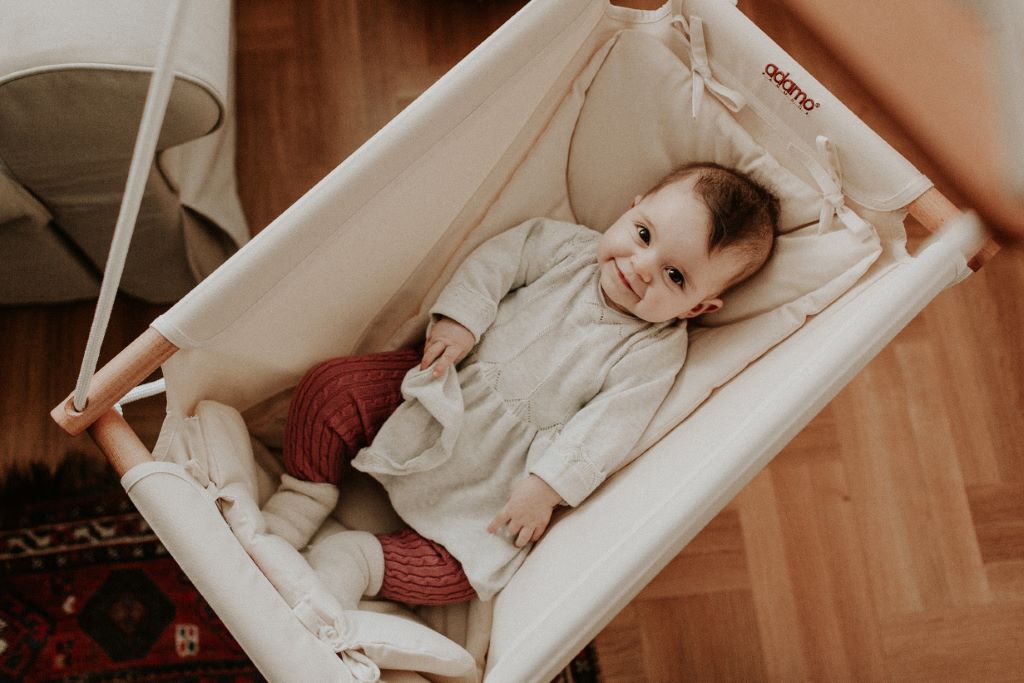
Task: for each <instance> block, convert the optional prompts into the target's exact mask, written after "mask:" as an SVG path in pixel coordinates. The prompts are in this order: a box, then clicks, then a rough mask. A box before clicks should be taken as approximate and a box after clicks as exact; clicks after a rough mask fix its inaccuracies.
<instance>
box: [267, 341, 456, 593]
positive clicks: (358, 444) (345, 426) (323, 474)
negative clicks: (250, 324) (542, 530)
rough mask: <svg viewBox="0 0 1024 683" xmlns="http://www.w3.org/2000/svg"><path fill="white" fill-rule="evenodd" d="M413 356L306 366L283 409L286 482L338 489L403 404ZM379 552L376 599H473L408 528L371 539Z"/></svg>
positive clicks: (440, 555) (436, 552) (450, 560)
mask: <svg viewBox="0 0 1024 683" xmlns="http://www.w3.org/2000/svg"><path fill="white" fill-rule="evenodd" d="M420 358H421V355H420V354H419V353H417V352H416V351H413V350H402V351H393V352H390V353H381V354H375V355H370V356H353V357H347V358H334V359H332V360H329V361H326V362H324V363H321V364H320V365H317V366H315V367H313V369H312V370H310V371H309V372H308V373H307V374H306V376H305V377H304V378H303V379H302V382H301V383H299V386H298V387H297V388H296V390H295V395H294V396H293V397H292V402H291V405H290V407H289V409H288V422H287V425H286V427H285V439H284V466H285V469H286V470H287V471H288V473H289V474H290V475H292V476H293V477H297V478H299V479H305V480H307V481H315V482H330V483H332V484H338V483H339V480H340V478H341V472H342V468H343V466H344V464H345V463H346V462H347V461H349V460H351V459H352V458H353V457H355V455H356V453H358V452H359V449H360V448H362V447H364V446H367V445H369V443H370V442H371V441H373V437H374V436H375V435H376V434H377V430H379V429H380V427H381V425H382V424H384V421H385V420H386V419H387V418H388V416H389V415H391V413H392V412H394V410H395V409H396V408H397V407H398V406H399V404H400V403H401V402H402V393H401V384H402V378H403V377H405V373H406V372H407V371H408V370H409V368H411V367H412V366H413V365H415V364H417V363H418V362H420ZM377 538H378V539H379V540H380V543H381V546H383V548H384V583H383V585H382V586H381V590H380V594H381V595H382V596H383V597H385V598H388V599H389V600H397V601H399V602H404V603H406V604H410V605H447V604H451V603H456V602H465V601H466V600H470V599H472V598H475V597H476V592H475V591H474V590H473V587H472V586H470V584H469V581H468V580H467V579H466V575H465V573H464V572H463V571H462V565H461V564H459V561H458V560H456V559H455V558H454V557H452V556H451V555H450V554H449V553H448V551H447V550H445V549H444V547H443V546H441V545H439V544H437V543H435V542H433V541H431V540H429V539H426V538H423V537H422V536H420V535H419V534H417V533H416V532H415V531H413V530H412V529H410V528H408V527H407V528H405V529H402V530H401V531H399V532H397V533H393V534H380V535H378V536H377Z"/></svg>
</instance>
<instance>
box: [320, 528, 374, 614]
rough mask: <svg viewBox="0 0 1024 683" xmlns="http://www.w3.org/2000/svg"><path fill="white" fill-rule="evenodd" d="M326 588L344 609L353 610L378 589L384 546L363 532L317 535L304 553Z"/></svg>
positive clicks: (369, 534) (371, 535) (372, 536)
mask: <svg viewBox="0 0 1024 683" xmlns="http://www.w3.org/2000/svg"><path fill="white" fill-rule="evenodd" d="M303 554H304V555H305V557H306V560H307V561H308V562H309V565H310V566H311V567H312V568H313V570H314V571H315V572H316V573H317V575H318V576H319V577H320V580H321V581H322V582H323V584H324V586H325V587H326V588H327V590H328V591H330V593H331V594H332V595H333V596H334V597H335V598H336V599H337V600H338V602H339V603H341V606H342V607H344V608H345V609H356V608H357V607H358V606H359V600H360V598H362V597H363V596H364V595H366V596H374V595H376V594H377V593H378V592H380V587H381V583H382V582H383V581H384V549H383V548H382V547H381V545H380V541H378V540H377V537H376V536H374V535H373V534H371V533H368V532H366V531H339V532H337V533H334V534H330V535H329V536H322V537H320V538H318V539H317V540H316V541H315V542H314V543H313V545H311V546H309V548H308V549H307V550H306V551H305V552H304V553H303Z"/></svg>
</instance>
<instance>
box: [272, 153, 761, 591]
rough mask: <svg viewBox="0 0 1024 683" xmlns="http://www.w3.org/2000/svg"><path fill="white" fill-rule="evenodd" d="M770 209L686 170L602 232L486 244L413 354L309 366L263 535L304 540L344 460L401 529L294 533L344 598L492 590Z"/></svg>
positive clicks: (716, 302)
mask: <svg viewBox="0 0 1024 683" xmlns="http://www.w3.org/2000/svg"><path fill="white" fill-rule="evenodd" d="M778 215H779V205H778V200H777V199H776V197H775V196H774V195H773V194H772V193H771V192H770V191H768V190H767V189H765V188H764V187H762V186H761V185H759V184H758V183H757V182H755V181H754V180H752V179H751V178H749V177H747V176H746V175H743V174H741V173H739V172H737V171H734V170H731V169H728V168H725V167H722V166H719V165H717V164H711V163H699V164H691V165H687V166H684V167H682V168H680V169H678V170H676V171H675V172H673V173H672V174H670V175H669V176H667V177H665V178H664V179H663V180H662V181H661V182H659V183H658V184H657V185H655V186H654V187H653V188H651V189H650V190H649V191H648V192H647V193H646V194H645V195H642V196H638V197H636V199H635V200H634V201H633V203H632V205H631V207H630V208H629V210H628V211H626V213H624V214H623V215H622V216H621V217H620V218H619V219H618V220H616V221H615V223H614V224H613V225H612V226H611V227H610V228H608V230H607V231H606V232H605V233H604V234H601V233H599V232H596V231H594V230H591V229H589V228H586V227H582V226H579V225H571V224H568V223H562V222H558V221H554V220H550V219H545V218H538V219H533V220H529V221H527V222H525V223H523V224H522V225H520V226H518V227H516V228H513V229H510V230H508V231H506V232H504V233H502V234H500V235H498V236H497V237H494V238H492V239H491V240H489V241H487V242H485V243H484V244H483V245H481V246H480V247H479V248H478V249H477V250H476V251H474V252H473V253H472V254H471V255H470V256H469V257H468V258H467V259H466V261H465V262H464V263H463V264H462V265H461V266H460V268H459V269H458V270H457V271H456V273H455V275H454V276H453V277H452V279H451V281H450V282H449V283H448V284H447V286H446V287H445V288H444V290H443V291H442V292H441V294H440V296H439V297H438V300H437V302H436V303H435V304H434V306H433V308H431V310H430V315H431V323H430V325H429V327H428V330H427V338H426V344H425V347H424V351H423V354H422V356H420V354H418V353H415V352H412V351H398V352H392V353H385V354H377V355H373V356H363V357H355V358H342V359H335V360H332V361H328V362H326V363H323V364H321V365H318V366H316V367H315V368H313V369H312V370H311V371H310V372H309V374H307V375H306V377H305V378H304V379H303V381H302V383H301V384H300V385H299V387H298V389H297V390H296V393H295V396H294V398H293V400H292V404H291V407H290V409H289V415H288V424H287V433H286V438H285V441H286V443H285V453H284V459H285V467H286V469H287V471H288V474H285V475H283V476H282V483H281V486H280V488H279V489H278V491H277V492H276V493H275V494H274V495H273V496H272V497H271V499H270V500H269V501H268V502H267V504H266V505H265V506H264V508H263V512H264V518H265V520H266V524H267V529H268V531H269V532H271V533H275V534H278V535H280V536H282V537H284V538H285V539H287V540H288V541H289V542H290V543H291V544H292V545H294V546H295V547H297V548H301V547H303V546H305V545H306V543H307V542H308V541H309V539H310V538H311V536H312V535H313V533H314V532H315V531H316V530H317V529H318V528H319V527H320V525H321V524H322V522H323V521H324V519H325V517H326V516H327V515H328V514H329V513H330V511H331V510H332V509H333V508H334V506H335V504H336V503H337V499H338V488H337V483H338V481H339V479H340V476H341V471H342V469H343V467H344V465H345V463H346V462H347V461H349V460H351V464H352V466H353V467H354V468H356V469H358V470H361V471H363V472H367V473H369V474H370V475H371V476H373V477H374V478H375V479H377V480H378V481H379V482H380V483H381V484H382V485H383V486H384V488H385V489H386V490H387V492H388V495H389V497H390V499H391V503H392V505H393V506H394V508H395V511H396V512H397V513H398V514H399V516H400V517H401V518H402V519H403V521H405V522H406V523H407V524H409V525H410V526H411V527H412V528H406V529H403V530H401V531H399V532H397V533H393V534H381V535H376V536H375V535H373V534H370V533H368V532H363V531H345V532H341V533H338V534H334V535H332V536H328V537H326V538H325V539H324V540H318V541H317V542H315V543H313V545H312V546H310V548H309V549H308V550H307V558H308V559H309V560H310V564H311V565H312V566H313V567H314V568H315V569H316V570H317V571H318V572H319V573H320V575H321V577H322V578H323V579H324V582H325V584H326V585H327V586H328V587H329V588H330V589H331V590H332V591H333V592H334V593H335V594H336V595H337V596H338V598H339V600H340V601H341V602H342V604H343V605H344V606H345V607H346V608H354V607H355V606H356V604H357V603H358V601H359V599H360V598H361V597H362V596H364V595H376V594H380V595H382V596H383V597H386V598H388V599H392V600H398V601H400V602H404V603H407V604H447V603H452V602H459V601H464V600H468V599H472V598H476V597H478V598H480V599H481V600H489V599H491V598H492V597H493V596H494V595H495V594H496V593H497V592H498V591H499V590H500V589H501V588H502V587H503V586H504V585H505V584H506V583H507V582H508V581H509V580H510V579H511V577H512V575H513V574H514V572H515V571H516V569H517V568H518V567H519V565H520V564H522V562H523V560H524V559H525V557H526V554H527V552H528V551H529V549H530V547H531V546H532V543H533V542H535V541H537V540H538V539H539V538H540V537H541V535H542V534H543V533H544V531H545V529H546V528H547V526H548V523H549V522H550V519H551V515H552V512H553V510H554V509H555V507H556V506H558V505H570V506H577V505H579V504H580V503H581V502H582V501H583V500H584V499H585V498H586V497H587V496H588V495H589V494H590V493H591V492H592V491H593V490H594V489H595V488H597V486H598V485H599V484H601V482H602V481H604V479H605V478H606V477H607V476H608V475H609V474H610V473H611V472H613V471H615V470H616V469H617V467H618V466H619V465H621V463H622V462H623V461H624V459H625V458H626V457H627V456H628V455H629V453H630V451H631V450H632V449H633V447H634V446H635V445H636V443H637V441H638V439H639V438H640V436H641V434H642V433H643V431H644V430H645V429H646V427H647V425H648V424H649V423H650V420H651V418H652V416H653V415H654V413H655V411H656V410H657V409H658V407H659V405H660V404H661V402H662V401H663V399H664V398H665V396H666V394H667V393H668V391H669V389H670V388H671V387H672V384H673V382H674V381H675V378H676V374H677V373H678V371H679V370H680V368H681V367H682V365H683V361H684V359H685V357H686V346H687V332H686V321H687V320H688V319H689V318H693V317H695V316H698V315H701V314H703V313H710V312H712V311H716V310H718V309H719V308H721V307H722V305H723V301H722V298H721V296H722V293H723V292H725V291H726V290H728V289H729V288H730V287H732V286H734V285H736V284H737V283H739V282H742V281H743V280H745V279H746V278H748V277H750V276H751V275H753V274H754V273H755V272H757V271H758V270H759V269H760V268H761V267H762V266H763V265H764V263H765V262H766V261H767V260H768V257H769V256H770V254H771V252H772V248H773V245H774V238H775V234H776V232H777V223H778ZM411 366H412V367H411ZM389 415H390V417H389ZM378 430H379V431H378ZM413 529H415V531H413Z"/></svg>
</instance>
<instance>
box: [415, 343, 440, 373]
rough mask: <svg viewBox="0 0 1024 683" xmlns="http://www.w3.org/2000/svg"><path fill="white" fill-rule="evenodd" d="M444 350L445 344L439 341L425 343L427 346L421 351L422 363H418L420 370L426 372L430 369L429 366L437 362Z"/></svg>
mask: <svg viewBox="0 0 1024 683" xmlns="http://www.w3.org/2000/svg"><path fill="white" fill-rule="evenodd" d="M444 350H445V343H444V342H443V341H441V340H440V339H437V340H434V341H427V346H426V348H425V349H423V362H422V363H420V370H426V369H427V368H429V367H430V364H431V363H433V362H434V361H435V360H437V359H438V358H439V357H440V356H441V354H442V353H444Z"/></svg>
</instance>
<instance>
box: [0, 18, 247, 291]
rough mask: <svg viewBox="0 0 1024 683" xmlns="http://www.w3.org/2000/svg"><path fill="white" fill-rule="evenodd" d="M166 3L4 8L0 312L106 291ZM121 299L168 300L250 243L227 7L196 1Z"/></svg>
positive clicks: (186, 22)
mask: <svg viewBox="0 0 1024 683" xmlns="http://www.w3.org/2000/svg"><path fill="white" fill-rule="evenodd" d="M167 10H168V5H167V4H166V3H165V2H163V1H162V0H145V1H143V0H133V2H120V1H119V0H90V1H89V2H77V1H75V0H0V305H8V304H21V303H48V302H57V301H68V300H74V299H85V298H91V297H93V296H95V295H96V294H97V293H98V291H99V282H100V277H101V273H102V269H103V267H104V265H105V262H106V258H107V252H108V250H109V246H110V240H111V235H112V232H113V228H114V224H115V222H116V219H117V214H118V210H119V207H120V202H121V195H122V193H123V191H124V184H125V180H126V178H127V175H128V166H129V162H130V159H131V154H132V148H133V146H134V143H135V136H136V133H137V131H138V126H139V121H140V119H141V116H142V109H143V104H144V101H145V98H146V90H147V87H148V85H149V77H150V74H151V71H152V68H153V64H154V62H155V61H156V52H157V49H158V46H159V43H160V38H161V35H162V33H163V31H164V27H165V24H166V19H167V16H166V15H167ZM185 12H186V13H185V16H184V18H183V22H182V29H181V34H180V38H179V41H178V48H177V50H176V53H175V55H176V56H175V61H174V65H175V72H176V77H175V83H174V87H173V90H172V93H171V99H170V103H169V105H168V109H167V114H166V117H165V119H164V124H163V128H162V130H161V134H160V140H159V143H158V144H157V156H156V160H155V162H154V164H153V167H152V169H151V171H150V175H149V179H148V181H147V184H146V193H145V197H144V199H143V202H142V207H141V209H140V212H139V219H138V222H137V224H136V228H135V235H134V238H133V241H132V246H131V250H130V251H129V254H128V260H127V263H126V265H125V269H124V275H123V277H122V280H121V290H122V291H123V292H126V293H128V294H130V295H132V296H135V297H138V298H140V299H144V300H146V301H151V302H170V301H174V300H176V299H178V298H179V297H181V296H182V295H183V294H185V293H186V292H187V291H188V290H190V289H191V288H192V287H193V286H194V285H195V284H196V283H197V282H198V281H199V280H201V279H202V278H203V277H205V276H206V275H208V274H209V273H210V272H212V271H213V270H214V269H215V268H216V267H217V266H218V265H219V264H220V263H221V262H223V261H224V259H226V258H227V257H228V256H229V255H230V254H231V253H233V252H234V251H235V250H237V248H238V247H239V246H240V245H241V244H242V243H244V242H245V241H246V240H247V239H248V236H249V233H248V229H247V227H246V223H245V217H244V215H243V213H242V209H241V205H240V203H239V200H238V194H237V189H236V179H235V166H234V164H235V140H234V133H235V131H234V124H235V120H234V111H233V102H232V94H233V93H232V89H233V36H232V31H233V24H232V14H231V4H230V2H228V1H227V0H223V1H216V2H214V1H207V0H204V1H203V2H190V3H187V5H186V10H185Z"/></svg>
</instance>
